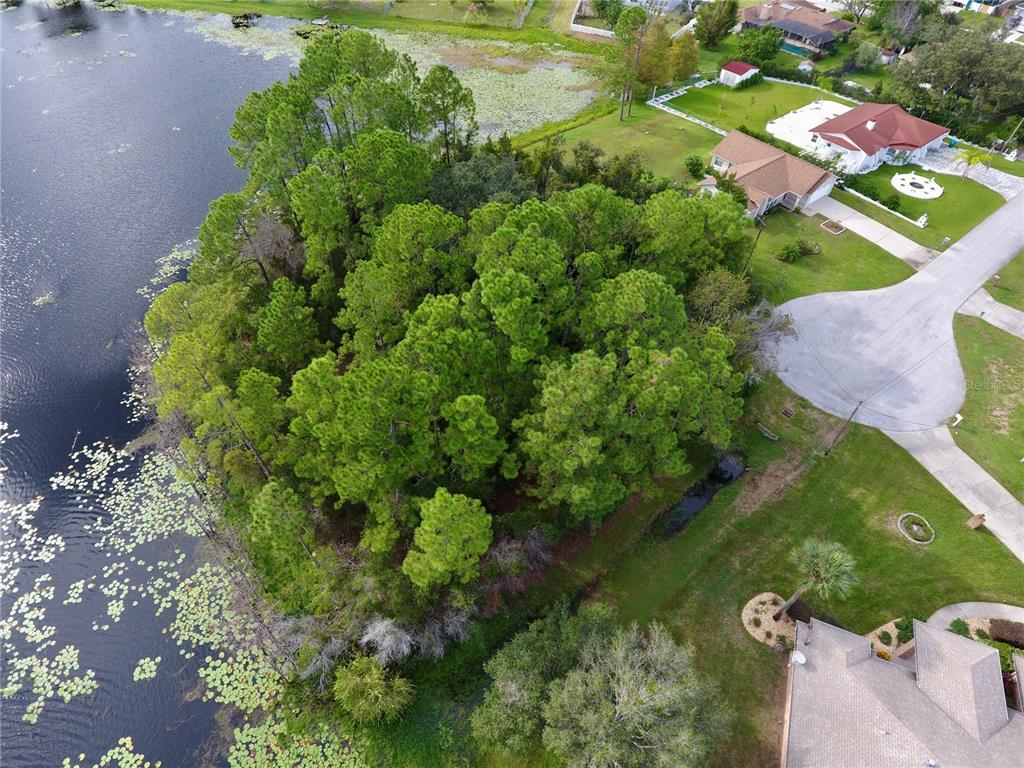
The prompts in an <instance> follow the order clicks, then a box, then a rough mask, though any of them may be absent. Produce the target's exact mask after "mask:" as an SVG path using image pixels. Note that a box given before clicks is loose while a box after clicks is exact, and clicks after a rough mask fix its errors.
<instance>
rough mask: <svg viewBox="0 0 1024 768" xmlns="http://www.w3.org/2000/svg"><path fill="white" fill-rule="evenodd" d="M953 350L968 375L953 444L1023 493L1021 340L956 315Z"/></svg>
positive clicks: (1008, 487) (1005, 484) (1020, 496)
mask: <svg viewBox="0 0 1024 768" xmlns="http://www.w3.org/2000/svg"><path fill="white" fill-rule="evenodd" d="M953 328H954V330H955V332H956V345H957V350H958V351H959V352H960V362H961V364H962V365H963V368H964V375H965V376H966V378H967V399H966V400H965V401H964V404H963V407H962V408H961V409H960V413H961V414H963V417H964V420H963V421H962V422H961V423H960V424H959V426H957V428H956V429H955V430H953V435H954V437H955V439H956V442H957V444H958V445H959V446H960V447H961V448H963V449H964V450H965V451H966V452H967V453H968V454H970V455H971V457H972V458H973V459H974V460H975V461H977V462H978V463H979V464H981V466H983V467H984V468H985V469H986V470H988V472H989V473H990V474H991V475H992V476H993V477H995V478H996V480H998V481H999V482H1000V483H1001V484H1002V485H1003V487H1004V488H1006V490H1008V491H1009V492H1010V493H1012V494H1013V495H1014V496H1016V497H1017V498H1018V499H1024V465H1022V464H1021V463H1020V462H1021V459H1022V458H1024V341H1021V340H1020V339H1018V338H1017V337H1016V336H1013V335H1011V334H1009V333H1007V332H1006V331H1003V330H1000V329H999V328H996V327H994V326H992V325H989V324H988V323H986V322H985V321H984V320H981V319H979V318H976V317H964V316H962V315H957V317H956V320H955V322H954V324H953Z"/></svg>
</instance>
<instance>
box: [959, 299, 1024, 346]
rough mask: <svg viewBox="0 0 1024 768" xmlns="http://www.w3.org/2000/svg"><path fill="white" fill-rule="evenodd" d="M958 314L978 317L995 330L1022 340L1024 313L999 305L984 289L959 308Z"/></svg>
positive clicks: (1023, 334) (1023, 335)
mask: <svg viewBox="0 0 1024 768" xmlns="http://www.w3.org/2000/svg"><path fill="white" fill-rule="evenodd" d="M960 314H961V315H971V316H972V317H980V318H981V319H982V320H984V321H986V322H988V323H991V324H992V325H994V326H995V327H996V328H1001V329H1003V330H1004V331H1006V332H1007V333H1012V334H1013V335H1014V336H1016V337H1017V338H1018V339H1024V312H1021V311H1020V310H1019V309H1017V308H1015V307H1010V306H1007V305H1006V304H1000V303H999V302H998V301H996V300H995V299H993V298H992V296H990V295H989V292H988V291H986V290H985V289H984V288H982V289H981V290H980V291H978V292H977V293H976V294H974V295H973V296H971V298H969V299H968V300H967V301H965V302H964V304H963V306H962V307H960Z"/></svg>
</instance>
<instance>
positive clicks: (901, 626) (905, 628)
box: [895, 616, 914, 645]
mask: <svg viewBox="0 0 1024 768" xmlns="http://www.w3.org/2000/svg"><path fill="white" fill-rule="evenodd" d="M895 624H896V642H897V643H898V644H899V645H903V644H904V643H909V642H910V641H911V640H913V639H914V620H913V619H912V618H910V617H909V616H904V617H903V618H902V619H897V620H896V622H895Z"/></svg>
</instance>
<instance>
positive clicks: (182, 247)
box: [137, 127, 199, 301]
mask: <svg viewBox="0 0 1024 768" xmlns="http://www.w3.org/2000/svg"><path fill="white" fill-rule="evenodd" d="M171 130H172V131H180V130H181V129H180V128H177V127H175V128H171ZM198 248H199V243H198V241H196V240H186V241H185V242H184V243H180V244H178V245H176V246H174V247H173V248H172V249H171V250H170V252H168V253H166V254H165V255H163V256H161V257H160V258H158V259H157V260H156V272H155V273H154V275H153V277H151V278H150V279H149V282H147V283H146V285H144V286H142V287H141V288H139V290H138V291H137V293H138V294H139V295H140V296H143V297H145V298H147V299H149V300H150V301H152V300H153V299H155V298H156V297H157V296H158V295H159V294H161V293H163V291H164V289H166V288H167V286H169V285H170V284H171V283H173V282H174V281H175V280H177V279H179V278H180V277H181V276H182V273H183V272H184V270H186V269H188V265H189V264H191V263H192V260H193V259H194V258H195V256H196V250H197V249H198Z"/></svg>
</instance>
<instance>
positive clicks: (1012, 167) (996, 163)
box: [946, 141, 1024, 176]
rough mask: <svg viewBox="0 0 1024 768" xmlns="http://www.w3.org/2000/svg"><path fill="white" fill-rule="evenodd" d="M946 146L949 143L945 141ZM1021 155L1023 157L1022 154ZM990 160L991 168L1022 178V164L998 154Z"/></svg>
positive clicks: (1023, 174)
mask: <svg viewBox="0 0 1024 768" xmlns="http://www.w3.org/2000/svg"><path fill="white" fill-rule="evenodd" d="M946 144H949V141H946ZM1021 154H1022V155H1024V152H1022V153H1021ZM991 160H992V167H993V168H995V169H996V170H999V171H1003V172H1004V173H1009V174H1012V175H1014V176H1024V163H1022V162H1018V161H1016V160H1007V159H1006V158H1005V157H1003V156H1002V155H1001V154H1000V153H999V152H993V153H992V157H991Z"/></svg>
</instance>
